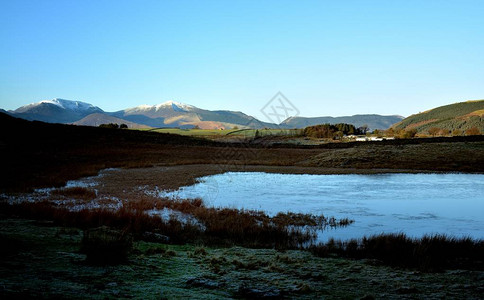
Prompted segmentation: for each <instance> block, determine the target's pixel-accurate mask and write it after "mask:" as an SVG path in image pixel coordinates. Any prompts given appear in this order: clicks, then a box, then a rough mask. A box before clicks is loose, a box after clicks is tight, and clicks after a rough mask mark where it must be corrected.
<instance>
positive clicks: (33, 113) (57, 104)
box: [9, 98, 103, 123]
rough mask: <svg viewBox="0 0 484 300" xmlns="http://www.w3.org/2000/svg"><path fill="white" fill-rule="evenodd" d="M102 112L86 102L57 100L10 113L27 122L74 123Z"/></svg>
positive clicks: (45, 101) (28, 106)
mask: <svg viewBox="0 0 484 300" xmlns="http://www.w3.org/2000/svg"><path fill="white" fill-rule="evenodd" d="M102 112H103V110H102V109H100V108H99V107H97V106H94V105H92V104H89V103H86V102H81V101H73V100H65V99H59V98H55V99H52V100H42V101H40V102H36V103H31V104H28V105H25V106H22V107H19V108H17V109H16V110H14V111H10V112H9V113H10V114H11V115H13V116H15V117H19V118H22V119H27V120H37V121H44V122H49V123H72V122H76V121H78V120H80V119H82V118H84V117H85V116H88V115H90V114H93V113H102Z"/></svg>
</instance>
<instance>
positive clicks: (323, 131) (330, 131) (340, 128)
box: [303, 123, 368, 139]
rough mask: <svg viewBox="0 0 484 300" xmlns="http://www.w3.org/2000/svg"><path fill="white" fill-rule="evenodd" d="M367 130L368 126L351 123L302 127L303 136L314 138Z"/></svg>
mask: <svg viewBox="0 0 484 300" xmlns="http://www.w3.org/2000/svg"><path fill="white" fill-rule="evenodd" d="M367 131H368V126H366V125H363V126H361V127H358V128H356V127H355V126H354V125H352V124H346V123H338V124H329V123H327V124H321V125H314V126H308V127H306V128H304V131H303V133H304V136H307V137H314V138H327V139H337V138H340V137H343V136H345V135H364V134H366V132H367Z"/></svg>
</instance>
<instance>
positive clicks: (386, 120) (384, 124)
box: [281, 115, 403, 130]
mask: <svg viewBox="0 0 484 300" xmlns="http://www.w3.org/2000/svg"><path fill="white" fill-rule="evenodd" d="M402 119H403V117H401V116H381V115H354V116H347V117H315V118H304V117H291V118H288V119H286V120H284V121H283V122H282V123H281V126H284V127H286V128H304V127H307V126H313V125H319V124H326V123H329V124H337V123H347V124H353V125H354V126H355V127H361V126H363V125H368V127H369V128H370V130H375V129H387V128H389V127H390V126H392V125H393V124H395V123H397V122H400V121H402Z"/></svg>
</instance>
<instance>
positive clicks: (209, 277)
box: [0, 216, 484, 299]
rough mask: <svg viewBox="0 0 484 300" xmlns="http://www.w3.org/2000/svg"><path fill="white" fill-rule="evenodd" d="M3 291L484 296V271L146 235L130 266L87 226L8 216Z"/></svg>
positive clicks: (95, 295)
mask: <svg viewBox="0 0 484 300" xmlns="http://www.w3.org/2000/svg"><path fill="white" fill-rule="evenodd" d="M0 240H1V242H2V245H8V246H9V247H2V248H1V259H0V297H2V299H10V298H17V299H18V298H37V299H46V298H48V299H52V298H57V299H86V298H89V299H127V298H143V299H179V298H190V299H232V298H239V299H240V298H257V297H258V298H264V297H265V298H270V297H272V298H289V299H317V298H324V299H362V298H364V297H366V298H365V299H396V298H399V299H401V298H411V299H413V298H425V299H442V298H448V299H479V298H480V297H481V295H482V292H483V291H484V277H483V273H482V272H478V271H463V270H454V271H444V272H442V273H420V272H418V271H413V270H405V269H394V268H389V267H386V266H382V265H379V264H378V262H377V261H375V260H348V259H342V258H334V257H327V258H321V257H317V256H314V255H312V254H311V253H309V252H307V251H298V250H289V251H277V250H272V249H248V248H241V247H228V248H212V247H207V246H203V247H202V246H198V245H190V244H188V245H168V244H162V243H152V242H144V241H139V242H135V243H134V244H133V250H132V252H131V254H130V255H129V257H128V260H127V261H126V262H125V263H124V264H120V265H115V266H96V265H91V264H89V263H87V262H86V255H85V254H83V253H81V252H80V247H81V240H82V231H81V230H79V229H77V228H72V227H57V226H55V225H54V224H52V223H51V222H39V221H32V220H25V219H10V218H6V217H5V216H2V218H0Z"/></svg>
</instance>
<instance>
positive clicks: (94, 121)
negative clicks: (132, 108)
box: [72, 113, 149, 128]
mask: <svg viewBox="0 0 484 300" xmlns="http://www.w3.org/2000/svg"><path fill="white" fill-rule="evenodd" d="M109 123H115V124H126V125H127V126H128V128H146V127H149V126H146V125H143V124H138V123H133V122H130V121H127V120H123V119H119V118H116V117H113V116H110V115H107V114H103V113H94V114H90V115H88V116H86V117H84V118H82V119H81V120H79V121H76V122H74V123H72V124H74V125H83V126H99V125H101V124H109Z"/></svg>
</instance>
